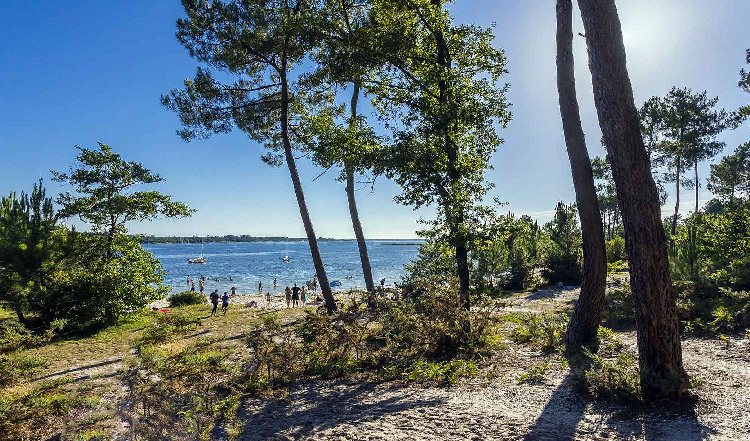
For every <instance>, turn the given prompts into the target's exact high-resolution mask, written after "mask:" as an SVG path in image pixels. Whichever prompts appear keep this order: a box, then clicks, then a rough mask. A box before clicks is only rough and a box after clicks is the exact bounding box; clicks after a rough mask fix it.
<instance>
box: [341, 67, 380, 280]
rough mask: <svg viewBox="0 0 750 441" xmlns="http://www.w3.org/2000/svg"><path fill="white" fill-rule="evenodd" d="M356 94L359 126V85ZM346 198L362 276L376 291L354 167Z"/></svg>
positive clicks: (348, 173) (348, 175)
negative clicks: (360, 216) (355, 196)
mask: <svg viewBox="0 0 750 441" xmlns="http://www.w3.org/2000/svg"><path fill="white" fill-rule="evenodd" d="M353 88H354V92H353V94H352V101H351V123H350V124H351V125H352V126H355V125H356V124H357V102H358V101H359V83H358V82H356V81H355V82H354V83H353ZM345 167H346V198H347V199H348V201H349V216H350V217H351V218H352V227H353V228H354V236H355V237H356V238H357V247H358V248H359V259H360V260H361V261H362V274H363V275H364V277H365V287H366V288H367V291H369V292H374V291H375V283H374V282H373V280H372V268H371V267H370V256H369V254H368V253H367V243H366V242H365V233H364V232H363V231H362V223H361V222H360V221H359V211H358V210H357V200H356V199H355V198H354V167H352V166H351V165H350V164H346V166H345Z"/></svg>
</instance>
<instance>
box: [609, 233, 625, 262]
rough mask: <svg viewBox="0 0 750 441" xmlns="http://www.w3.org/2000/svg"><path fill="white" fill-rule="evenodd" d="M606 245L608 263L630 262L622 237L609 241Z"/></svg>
mask: <svg viewBox="0 0 750 441" xmlns="http://www.w3.org/2000/svg"><path fill="white" fill-rule="evenodd" d="M604 245H605V246H606V252H607V263H615V262H618V261H625V260H628V254H627V252H626V250H625V239H623V238H622V237H620V236H615V237H613V238H612V239H609V240H607V241H606V242H605V243H604Z"/></svg>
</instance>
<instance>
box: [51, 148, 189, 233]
mask: <svg viewBox="0 0 750 441" xmlns="http://www.w3.org/2000/svg"><path fill="white" fill-rule="evenodd" d="M98 144H99V148H98V149H85V148H83V147H79V146H76V149H78V151H79V153H78V156H76V161H77V164H75V165H74V166H73V167H71V169H70V172H69V173H60V172H56V171H53V172H52V174H53V175H54V179H55V181H57V182H61V183H66V184H68V185H70V186H72V187H74V188H75V190H76V193H77V194H71V193H63V194H61V195H60V197H59V198H58V200H57V203H58V204H60V205H61V206H62V209H61V210H60V216H61V217H63V218H65V217H72V216H78V217H80V218H81V220H83V221H84V222H87V223H89V224H90V225H91V228H92V231H93V232H95V233H98V234H104V235H106V236H107V237H108V238H109V240H110V241H112V240H113V238H114V236H115V235H117V234H124V233H125V232H126V229H125V224H126V223H127V222H129V221H144V220H150V219H154V218H155V217H157V216H158V215H162V216H165V217H184V216H190V213H191V211H190V209H189V208H188V207H187V206H186V205H185V204H182V203H179V202H172V199H171V198H170V197H169V196H166V195H163V194H161V193H159V192H157V191H132V190H131V189H132V188H133V187H135V186H141V185H148V184H155V183H158V182H162V181H163V180H164V179H162V178H161V176H159V175H157V174H153V173H151V171H150V170H149V169H147V168H145V167H144V166H143V164H141V163H138V162H133V161H125V160H123V159H122V158H121V157H120V155H119V154H118V153H115V152H114V151H112V149H111V148H110V147H109V146H108V145H107V144H102V143H98ZM76 167H77V168H76Z"/></svg>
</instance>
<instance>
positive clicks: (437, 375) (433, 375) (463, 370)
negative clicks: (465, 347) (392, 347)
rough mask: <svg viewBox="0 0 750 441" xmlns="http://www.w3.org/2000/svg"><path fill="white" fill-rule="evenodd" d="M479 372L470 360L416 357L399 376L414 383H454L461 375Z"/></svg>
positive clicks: (472, 374)
mask: <svg viewBox="0 0 750 441" xmlns="http://www.w3.org/2000/svg"><path fill="white" fill-rule="evenodd" d="M478 373H479V369H477V366H476V364H475V363H474V361H472V360H463V359H455V360H451V361H447V362H439V361H428V360H424V359H421V358H420V359H418V360H416V361H415V362H414V363H412V364H411V366H409V367H408V368H407V369H405V370H404V371H403V372H402V374H401V377H402V379H404V380H407V381H410V382H415V383H434V384H455V383H456V382H457V381H458V379H459V378H461V377H474V376H476V375H477V374H478Z"/></svg>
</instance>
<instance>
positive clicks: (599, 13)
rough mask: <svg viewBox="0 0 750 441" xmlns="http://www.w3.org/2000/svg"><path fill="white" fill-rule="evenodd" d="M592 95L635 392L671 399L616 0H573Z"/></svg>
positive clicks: (667, 283)
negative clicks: (620, 255) (615, 205)
mask: <svg viewBox="0 0 750 441" xmlns="http://www.w3.org/2000/svg"><path fill="white" fill-rule="evenodd" d="M578 5H579V8H580V10H581V16H582V17H583V25H584V28H585V31H586V43H587V46H588V55H589V68H590V70H591V76H592V82H593V89H594V100H595V104H596V110H597V114H598V117H599V125H600V127H601V130H602V135H603V138H604V144H605V145H606V147H607V151H608V153H609V155H610V158H611V162H612V174H613V177H614V180H615V187H616V190H617V199H618V202H619V205H620V209H621V211H622V220H623V225H624V227H625V245H626V248H627V251H628V258H629V264H630V278H631V279H630V284H631V287H632V291H633V298H634V303H635V309H636V326H637V331H638V361H639V365H640V376H641V390H642V393H643V396H644V397H646V398H657V397H663V396H674V395H676V394H678V393H679V392H680V390H682V388H683V387H684V386H686V385H687V384H688V377H687V374H686V373H685V370H684V369H683V366H682V348H681V345H680V334H679V328H678V322H677V314H676V312H675V301H674V293H673V290H672V281H671V279H670V275H669V261H668V258H667V241H666V234H665V233H664V228H663V226H662V223H661V216H660V207H659V193H658V191H657V188H656V183H655V182H654V179H653V176H652V175H651V164H650V161H649V158H648V154H647V153H646V148H645V146H644V144H643V137H642V136H641V132H640V127H639V120H638V111H637V109H636V107H635V103H634V101H633V89H632V86H631V84H630V78H629V76H628V71H627V66H626V56H625V46H624V44H623V40H622V28H621V25H620V19H619V17H618V14H617V7H616V6H615V2H614V0H578Z"/></svg>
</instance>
